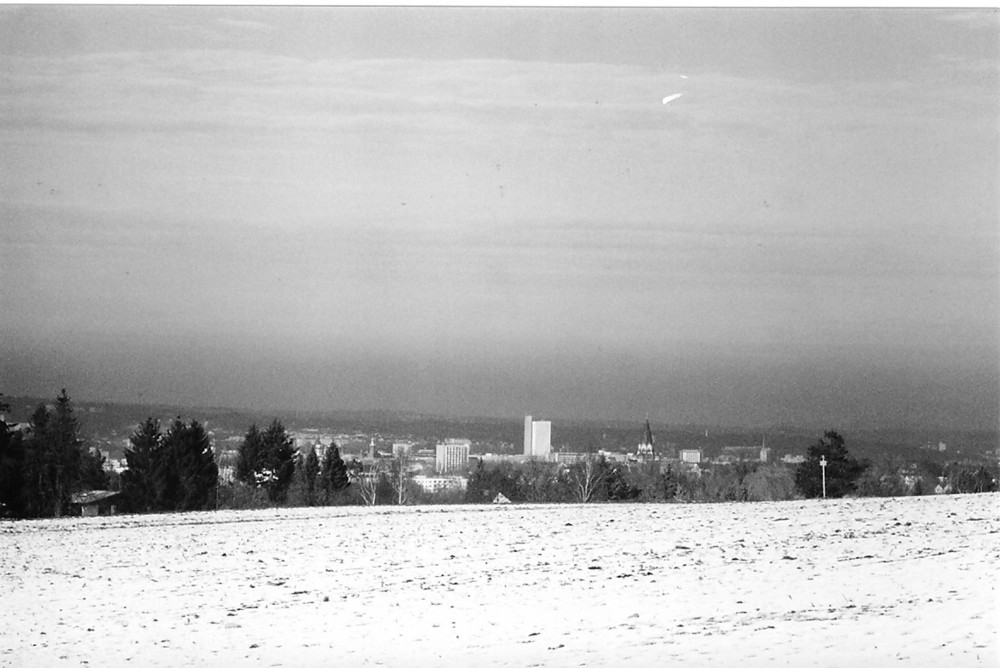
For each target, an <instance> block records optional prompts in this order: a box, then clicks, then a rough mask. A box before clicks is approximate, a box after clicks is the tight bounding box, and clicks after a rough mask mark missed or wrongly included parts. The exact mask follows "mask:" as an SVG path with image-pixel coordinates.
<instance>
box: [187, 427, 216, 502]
mask: <svg viewBox="0 0 1000 668" xmlns="http://www.w3.org/2000/svg"><path fill="white" fill-rule="evenodd" d="M178 463H179V464H180V480H181V489H182V490H183V494H182V496H181V505H180V510H207V509H209V508H212V507H214V505H215V490H216V487H218V484H219V467H218V465H217V464H216V463H215V453H213V452H212V442H211V440H210V439H209V437H208V434H207V433H206V432H205V428H204V427H203V426H202V425H201V424H200V423H198V421H197V420H192V421H191V424H189V425H187V427H186V428H185V430H184V432H183V438H182V439H181V448H180V457H179V458H178Z"/></svg>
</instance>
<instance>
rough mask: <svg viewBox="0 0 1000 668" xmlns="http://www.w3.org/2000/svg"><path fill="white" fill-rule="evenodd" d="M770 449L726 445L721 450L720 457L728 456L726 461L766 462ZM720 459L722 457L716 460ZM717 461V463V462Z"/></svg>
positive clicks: (754, 446)
mask: <svg viewBox="0 0 1000 668" xmlns="http://www.w3.org/2000/svg"><path fill="white" fill-rule="evenodd" d="M769 453H770V449H769V448H767V447H764V446H763V445H761V446H760V447H758V446H756V445H727V446H725V447H723V448H722V456H723V457H726V456H728V461H738V462H746V461H761V462H766V461H767V457H768V454H769ZM718 459H722V457H720V458H718ZM718 459H717V461H718Z"/></svg>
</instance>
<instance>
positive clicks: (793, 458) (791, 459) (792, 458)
mask: <svg viewBox="0 0 1000 668" xmlns="http://www.w3.org/2000/svg"><path fill="white" fill-rule="evenodd" d="M805 460H806V457H805V455H785V456H784V457H782V458H781V461H783V462H784V463H786V464H801V463H802V462H804V461H805Z"/></svg>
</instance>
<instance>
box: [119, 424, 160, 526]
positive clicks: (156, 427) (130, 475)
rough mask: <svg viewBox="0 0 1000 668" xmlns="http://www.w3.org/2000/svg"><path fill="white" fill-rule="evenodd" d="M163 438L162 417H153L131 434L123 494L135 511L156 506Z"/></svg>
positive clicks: (123, 478)
mask: <svg viewBox="0 0 1000 668" xmlns="http://www.w3.org/2000/svg"><path fill="white" fill-rule="evenodd" d="M162 441H163V434H162V433H161V432H160V421H159V420H154V419H153V418H151V417H149V418H146V421H145V422H143V423H142V424H141V425H139V427H138V428H137V429H136V430H135V433H133V434H132V436H131V438H129V443H130V447H129V448H128V449H126V450H125V461H126V463H127V465H128V468H127V469H126V470H125V471H123V472H122V496H123V497H124V501H125V507H126V508H127V509H128V510H131V511H133V512H146V513H148V512H151V511H153V510H155V509H156V492H155V490H156V483H155V481H156V470H155V466H156V457H157V451H158V450H159V448H160V446H161V443H162Z"/></svg>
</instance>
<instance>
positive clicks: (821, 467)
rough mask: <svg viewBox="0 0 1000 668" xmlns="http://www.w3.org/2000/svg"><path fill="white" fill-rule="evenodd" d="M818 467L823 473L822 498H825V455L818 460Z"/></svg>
mask: <svg viewBox="0 0 1000 668" xmlns="http://www.w3.org/2000/svg"><path fill="white" fill-rule="evenodd" d="M819 467H820V469H821V470H822V471H823V498H824V499H825V498H826V455H823V456H821V457H820V458H819Z"/></svg>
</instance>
